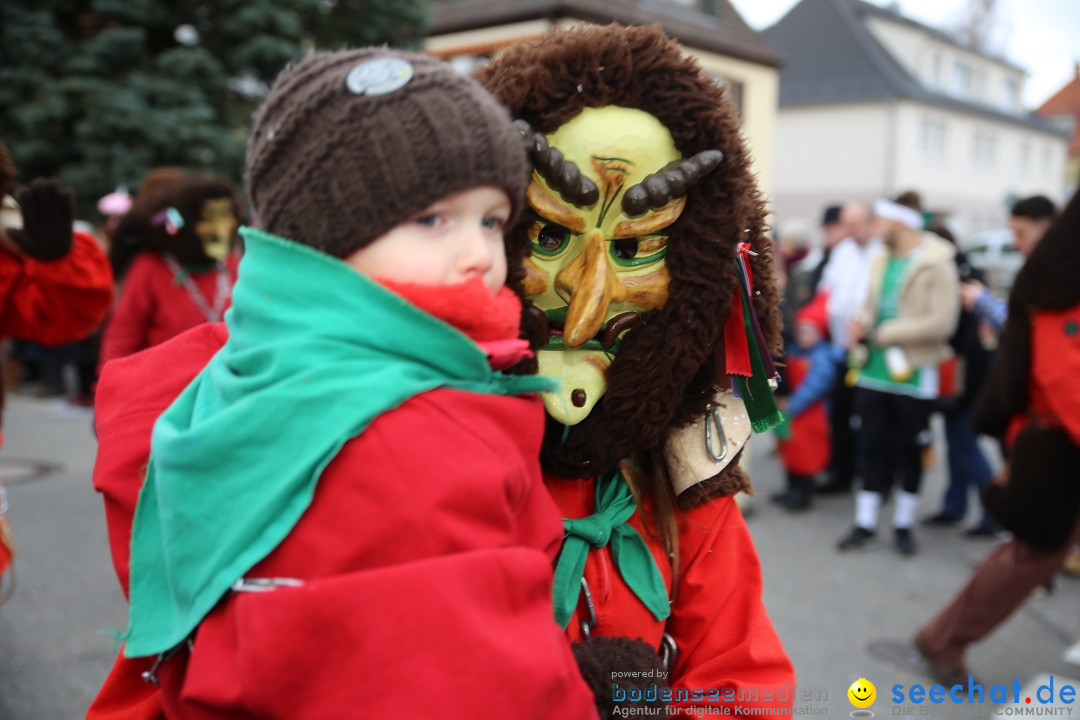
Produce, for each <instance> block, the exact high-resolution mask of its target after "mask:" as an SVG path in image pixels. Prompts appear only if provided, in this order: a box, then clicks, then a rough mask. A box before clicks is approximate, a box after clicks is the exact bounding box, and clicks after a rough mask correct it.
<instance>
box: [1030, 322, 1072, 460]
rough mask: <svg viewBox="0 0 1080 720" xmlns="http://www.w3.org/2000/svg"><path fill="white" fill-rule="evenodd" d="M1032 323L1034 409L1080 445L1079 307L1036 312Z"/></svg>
mask: <svg viewBox="0 0 1080 720" xmlns="http://www.w3.org/2000/svg"><path fill="white" fill-rule="evenodd" d="M1031 324H1032V327H1031V345H1032V352H1031V376H1032V386H1033V387H1032V406H1033V408H1034V409H1035V410H1036V412H1047V413H1048V414H1050V415H1051V416H1053V417H1055V418H1057V420H1058V421H1059V422H1060V423H1061V424H1062V425H1063V426H1064V427H1065V430H1066V431H1067V432H1068V433H1069V436H1070V437H1071V438H1072V441H1073V442H1074V443H1076V444H1077V445H1080V412H1077V408H1080V306H1077V307H1073V308H1070V309H1068V310H1063V311H1060V312H1039V313H1036V314H1035V316H1034V317H1033V318H1032V321H1031Z"/></svg>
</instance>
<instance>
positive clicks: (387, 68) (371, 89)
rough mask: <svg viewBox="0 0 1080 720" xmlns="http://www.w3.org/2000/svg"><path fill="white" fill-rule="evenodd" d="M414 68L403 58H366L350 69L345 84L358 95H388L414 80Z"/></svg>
mask: <svg viewBox="0 0 1080 720" xmlns="http://www.w3.org/2000/svg"><path fill="white" fill-rule="evenodd" d="M412 76H413V68H412V65H410V64H409V62H408V61H406V60H402V59H401V58H393V57H383V58H374V59H372V60H365V61H364V62H362V63H360V64H359V65H357V66H356V67H354V68H353V69H352V70H350V71H349V75H348V77H346V78H345V86H346V87H347V88H349V91H350V92H353V93H356V94H357V95H386V94H387V93H392V92H394V91H395V90H399V89H401V88H403V87H405V84H406V83H408V82H409V80H412Z"/></svg>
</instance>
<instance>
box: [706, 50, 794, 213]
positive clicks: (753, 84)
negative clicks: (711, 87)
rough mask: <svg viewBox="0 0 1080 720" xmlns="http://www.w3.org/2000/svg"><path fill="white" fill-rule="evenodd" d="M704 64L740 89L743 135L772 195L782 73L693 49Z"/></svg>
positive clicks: (763, 188)
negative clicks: (736, 84)
mask: <svg viewBox="0 0 1080 720" xmlns="http://www.w3.org/2000/svg"><path fill="white" fill-rule="evenodd" d="M690 52H691V54H693V55H694V56H695V57H696V58H697V59H698V61H699V62H700V63H701V66H702V68H703V69H704V70H705V71H706V72H708V73H710V74H712V75H714V76H716V77H718V78H723V79H724V80H727V81H730V82H732V83H738V84H739V87H740V89H741V112H742V128H743V137H744V138H745V141H746V146H747V148H748V149H749V150H750V158H751V165H752V170H753V172H754V174H755V175H756V176H757V180H758V187H759V188H761V191H762V192H763V193H764V194H765V195H766V196H767V197H771V196H772V194H773V192H775V188H776V123H777V106H778V104H779V98H780V73H779V72H777V70H776V68H771V67H768V66H765V65H756V64H754V63H749V62H746V61H744V60H737V59H735V58H730V57H725V56H723V55H716V54H715V53H710V52H704V51H699V50H691V51H690Z"/></svg>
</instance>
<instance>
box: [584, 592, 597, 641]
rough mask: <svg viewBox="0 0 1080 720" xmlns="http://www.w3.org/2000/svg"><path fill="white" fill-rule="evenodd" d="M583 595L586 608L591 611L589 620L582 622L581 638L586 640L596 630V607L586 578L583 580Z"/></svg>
mask: <svg viewBox="0 0 1080 720" xmlns="http://www.w3.org/2000/svg"><path fill="white" fill-rule="evenodd" d="M581 594H582V595H584V596H585V608H586V609H587V610H588V611H589V620H588V622H586V621H585V620H582V621H581V636H582V637H583V638H585V639H586V640H588V639H590V638H591V637H592V631H593V630H594V629H595V628H596V605H594V604H593V599H592V592H591V591H590V590H589V583H588V582H586V580H585V578H584V577H582V578H581Z"/></svg>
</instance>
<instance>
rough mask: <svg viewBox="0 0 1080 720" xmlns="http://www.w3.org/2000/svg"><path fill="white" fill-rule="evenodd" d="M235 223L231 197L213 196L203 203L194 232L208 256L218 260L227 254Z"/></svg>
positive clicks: (230, 245)
mask: <svg viewBox="0 0 1080 720" xmlns="http://www.w3.org/2000/svg"><path fill="white" fill-rule="evenodd" d="M237 225H238V222H237V220H236V212H235V208H234V207H233V201H232V198H228V197H222V198H214V199H211V200H207V201H206V202H205V203H204V204H203V206H202V212H201V214H200V215H199V221H198V223H196V225H195V234H196V235H197V236H198V237H199V240H200V241H201V242H202V246H203V252H205V253H206V256H207V257H208V258H210V259H211V260H216V261H218V262H220V261H222V260H224V259H225V258H227V257H228V256H229V252H230V251H231V250H232V241H233V236H234V235H235V234H236V227H237Z"/></svg>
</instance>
